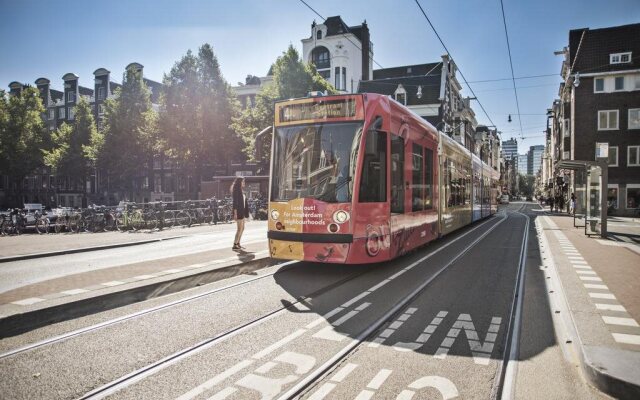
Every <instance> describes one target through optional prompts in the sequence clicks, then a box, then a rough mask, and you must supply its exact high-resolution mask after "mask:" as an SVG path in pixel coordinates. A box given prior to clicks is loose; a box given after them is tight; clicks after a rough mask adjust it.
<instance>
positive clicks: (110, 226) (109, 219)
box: [104, 214, 116, 231]
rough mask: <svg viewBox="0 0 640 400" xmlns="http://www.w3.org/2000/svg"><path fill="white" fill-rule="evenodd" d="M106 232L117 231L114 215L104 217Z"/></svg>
mask: <svg viewBox="0 0 640 400" xmlns="http://www.w3.org/2000/svg"><path fill="white" fill-rule="evenodd" d="M104 230H105V231H114V230H116V219H115V217H114V216H113V215H112V214H108V215H105V217H104Z"/></svg>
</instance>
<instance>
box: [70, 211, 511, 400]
mask: <svg viewBox="0 0 640 400" xmlns="http://www.w3.org/2000/svg"><path fill="white" fill-rule="evenodd" d="M505 219H506V214H504V215H503V218H502V220H500V221H499V222H498V223H497V224H495V225H493V226H492V227H491V228H490V229H489V230H488V231H487V232H485V233H484V234H483V235H482V236H481V237H480V238H479V239H476V241H474V242H473V244H472V245H471V246H474V245H475V244H476V243H477V242H478V241H479V240H480V239H482V238H484V237H485V236H486V235H488V233H489V232H491V231H493V229H495V227H496V226H498V225H500V224H501V223H502V222H504V220H505ZM490 221H493V219H488V220H487V221H485V222H483V223H481V224H480V225H478V226H476V227H474V228H473V229H471V230H469V231H468V232H465V233H464V234H462V235H460V236H459V237H457V238H455V239H453V240H451V241H450V242H448V243H445V244H444V245H443V246H442V247H440V248H438V249H436V250H434V251H432V252H431V253H429V254H428V255H426V256H424V257H422V258H421V259H420V260H418V261H416V262H415V263H413V264H417V263H420V262H423V261H424V260H426V259H428V258H430V257H432V256H433V255H435V254H436V253H438V252H440V251H441V250H443V249H445V248H447V247H449V246H450V245H452V244H453V243H456V242H457V241H458V240H460V239H462V238H464V237H465V236H467V235H469V234H470V233H472V232H474V231H476V230H477V229H479V228H481V227H482V226H484V225H485V224H487V223H488V222H490ZM465 252H466V251H465ZM462 254H464V253H462ZM460 256H461V255H459V256H458V257H456V259H458V258H459V257H460ZM449 264H451V262H450V263H449ZM445 268H446V267H445ZM443 270H444V269H442V270H440V271H439V272H438V273H437V274H436V276H437V275H438V274H439V273H440V272H442V271H443ZM371 271H375V270H370V271H366V272H363V273H359V274H355V275H354V276H351V277H347V278H346V279H344V280H343V281H339V282H336V283H334V284H332V285H331V286H333V287H337V286H340V285H341V284H343V283H346V282H347V281H348V280H351V279H354V278H356V277H358V276H361V275H364V274H367V273H369V272H371ZM434 277H435V276H434ZM432 279H433V278H432ZM333 287H332V288H333ZM324 289H325V290H323V291H324V292H326V291H328V290H330V289H328V290H327V289H326V288H324ZM321 290H322V289H321ZM317 295H318V294H313V296H317ZM313 296H312V295H310V296H309V297H308V298H300V299H299V300H297V301H295V302H293V303H290V304H288V305H287V306H284V307H282V308H280V309H277V310H273V311H271V312H270V313H268V314H264V315H262V316H260V317H258V318H255V319H254V320H253V321H250V322H247V323H244V324H242V325H239V326H236V327H234V328H232V329H229V330H227V331H225V332H223V333H220V334H218V335H216V336H214V337H212V338H209V339H206V340H204V341H201V342H200V343H198V344H196V345H194V346H191V347H189V348H186V349H183V350H180V351H178V352H176V353H174V354H172V355H170V356H167V357H165V358H163V359H161V360H159V361H157V362H154V363H152V364H149V365H147V366H145V367H142V368H140V369H138V370H136V371H133V372H131V373H129V374H127V375H125V376H122V377H120V378H118V379H116V380H114V381H112V382H109V383H107V384H105V385H103V386H101V387H99V388H96V389H94V390H92V391H90V392H88V393H86V394H85V395H83V396H82V397H79V398H78V400H85V399H102V398H104V397H106V396H109V395H112V394H113V393H116V392H118V391H119V390H122V389H124V388H126V387H128V386H130V385H132V384H134V383H136V382H139V381H141V380H143V379H145V378H147V377H149V376H151V375H153V374H155V373H157V372H159V371H161V370H163V369H164V368H166V367H168V366H170V365H173V364H175V363H177V362H179V361H181V360H183V359H185V358H187V357H190V356H193V355H195V354H197V353H199V352H201V351H203V350H206V349H208V348H210V347H212V346H214V345H216V344H218V343H221V342H223V341H225V340H227V339H230V338H232V337H233V336H235V335H237V334H239V333H242V332H244V331H246V330H249V329H251V328H253V327H256V326H258V325H260V324H262V323H264V322H266V321H268V320H270V319H272V318H274V317H276V316H278V315H280V314H282V313H284V312H285V311H286V310H288V309H289V308H292V307H293V306H295V305H297V304H299V303H303V304H304V302H307V301H309V300H310V299H311V297H313Z"/></svg>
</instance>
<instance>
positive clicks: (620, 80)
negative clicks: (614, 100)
mask: <svg viewBox="0 0 640 400" xmlns="http://www.w3.org/2000/svg"><path fill="white" fill-rule="evenodd" d="M613 90H616V91H618V90H624V76H616V77H615V83H614V87H613Z"/></svg>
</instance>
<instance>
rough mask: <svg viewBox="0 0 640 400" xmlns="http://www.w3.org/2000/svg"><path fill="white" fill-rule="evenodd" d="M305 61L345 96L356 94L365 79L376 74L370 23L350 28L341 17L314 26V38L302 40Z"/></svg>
mask: <svg viewBox="0 0 640 400" xmlns="http://www.w3.org/2000/svg"><path fill="white" fill-rule="evenodd" d="M302 59H303V60H304V61H306V62H309V63H312V64H314V65H315V67H316V70H317V71H318V73H319V74H320V76H322V77H323V78H324V79H326V80H327V81H329V83H331V84H332V85H333V86H334V87H335V88H336V89H337V90H338V91H340V92H341V93H355V92H357V91H358V83H359V82H360V81H361V80H365V81H366V80H369V79H371V76H372V75H373V43H371V39H370V34H369V26H368V25H367V21H364V22H363V23H362V25H357V26H347V24H345V23H344V21H343V20H342V18H341V17H339V16H334V17H329V18H327V19H326V20H325V21H324V22H323V23H321V24H316V22H315V21H313V23H312V24H311V37H308V38H306V39H302Z"/></svg>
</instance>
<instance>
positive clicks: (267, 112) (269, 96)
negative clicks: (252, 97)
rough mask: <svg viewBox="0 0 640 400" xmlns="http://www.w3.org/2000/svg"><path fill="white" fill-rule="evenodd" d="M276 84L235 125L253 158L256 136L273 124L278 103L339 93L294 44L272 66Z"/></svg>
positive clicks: (265, 158)
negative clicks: (305, 59)
mask: <svg viewBox="0 0 640 400" xmlns="http://www.w3.org/2000/svg"><path fill="white" fill-rule="evenodd" d="M269 72H273V83H272V84H269V85H266V86H263V87H262V88H261V89H260V92H258V95H257V96H256V104H255V106H254V107H253V108H246V109H244V110H243V111H242V114H241V115H240V117H238V118H236V119H235V120H234V123H233V128H234V130H235V131H236V132H237V133H238V135H240V136H241V137H242V139H243V140H244V142H245V148H244V151H245V153H246V155H247V156H248V157H249V158H250V159H254V155H255V150H256V149H255V136H256V134H257V133H259V132H260V131H262V130H263V129H264V128H266V127H268V126H270V125H273V121H274V115H273V113H274V102H276V101H278V100H283V99H291V98H299V97H304V96H306V95H307V93H309V92H310V91H322V92H326V93H327V94H336V93H337V91H336V90H335V89H334V87H333V86H332V85H331V84H330V83H329V82H327V81H326V80H325V79H324V78H322V77H321V76H320V75H319V74H318V72H317V71H316V69H315V66H314V65H313V64H308V63H305V62H304V61H303V60H302V59H301V58H300V54H298V51H297V50H296V49H295V48H294V47H293V46H292V45H290V46H289V48H288V49H287V50H286V51H285V52H283V53H282V55H281V56H280V57H278V59H277V60H276V62H275V63H274V64H273V65H272V66H271V68H270V69H269ZM263 146H264V148H263V149H262V152H261V153H262V155H263V156H262V159H261V160H258V161H261V162H267V161H268V158H269V154H270V151H269V148H270V146H271V143H270V141H269V140H265V141H264V142H263Z"/></svg>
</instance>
